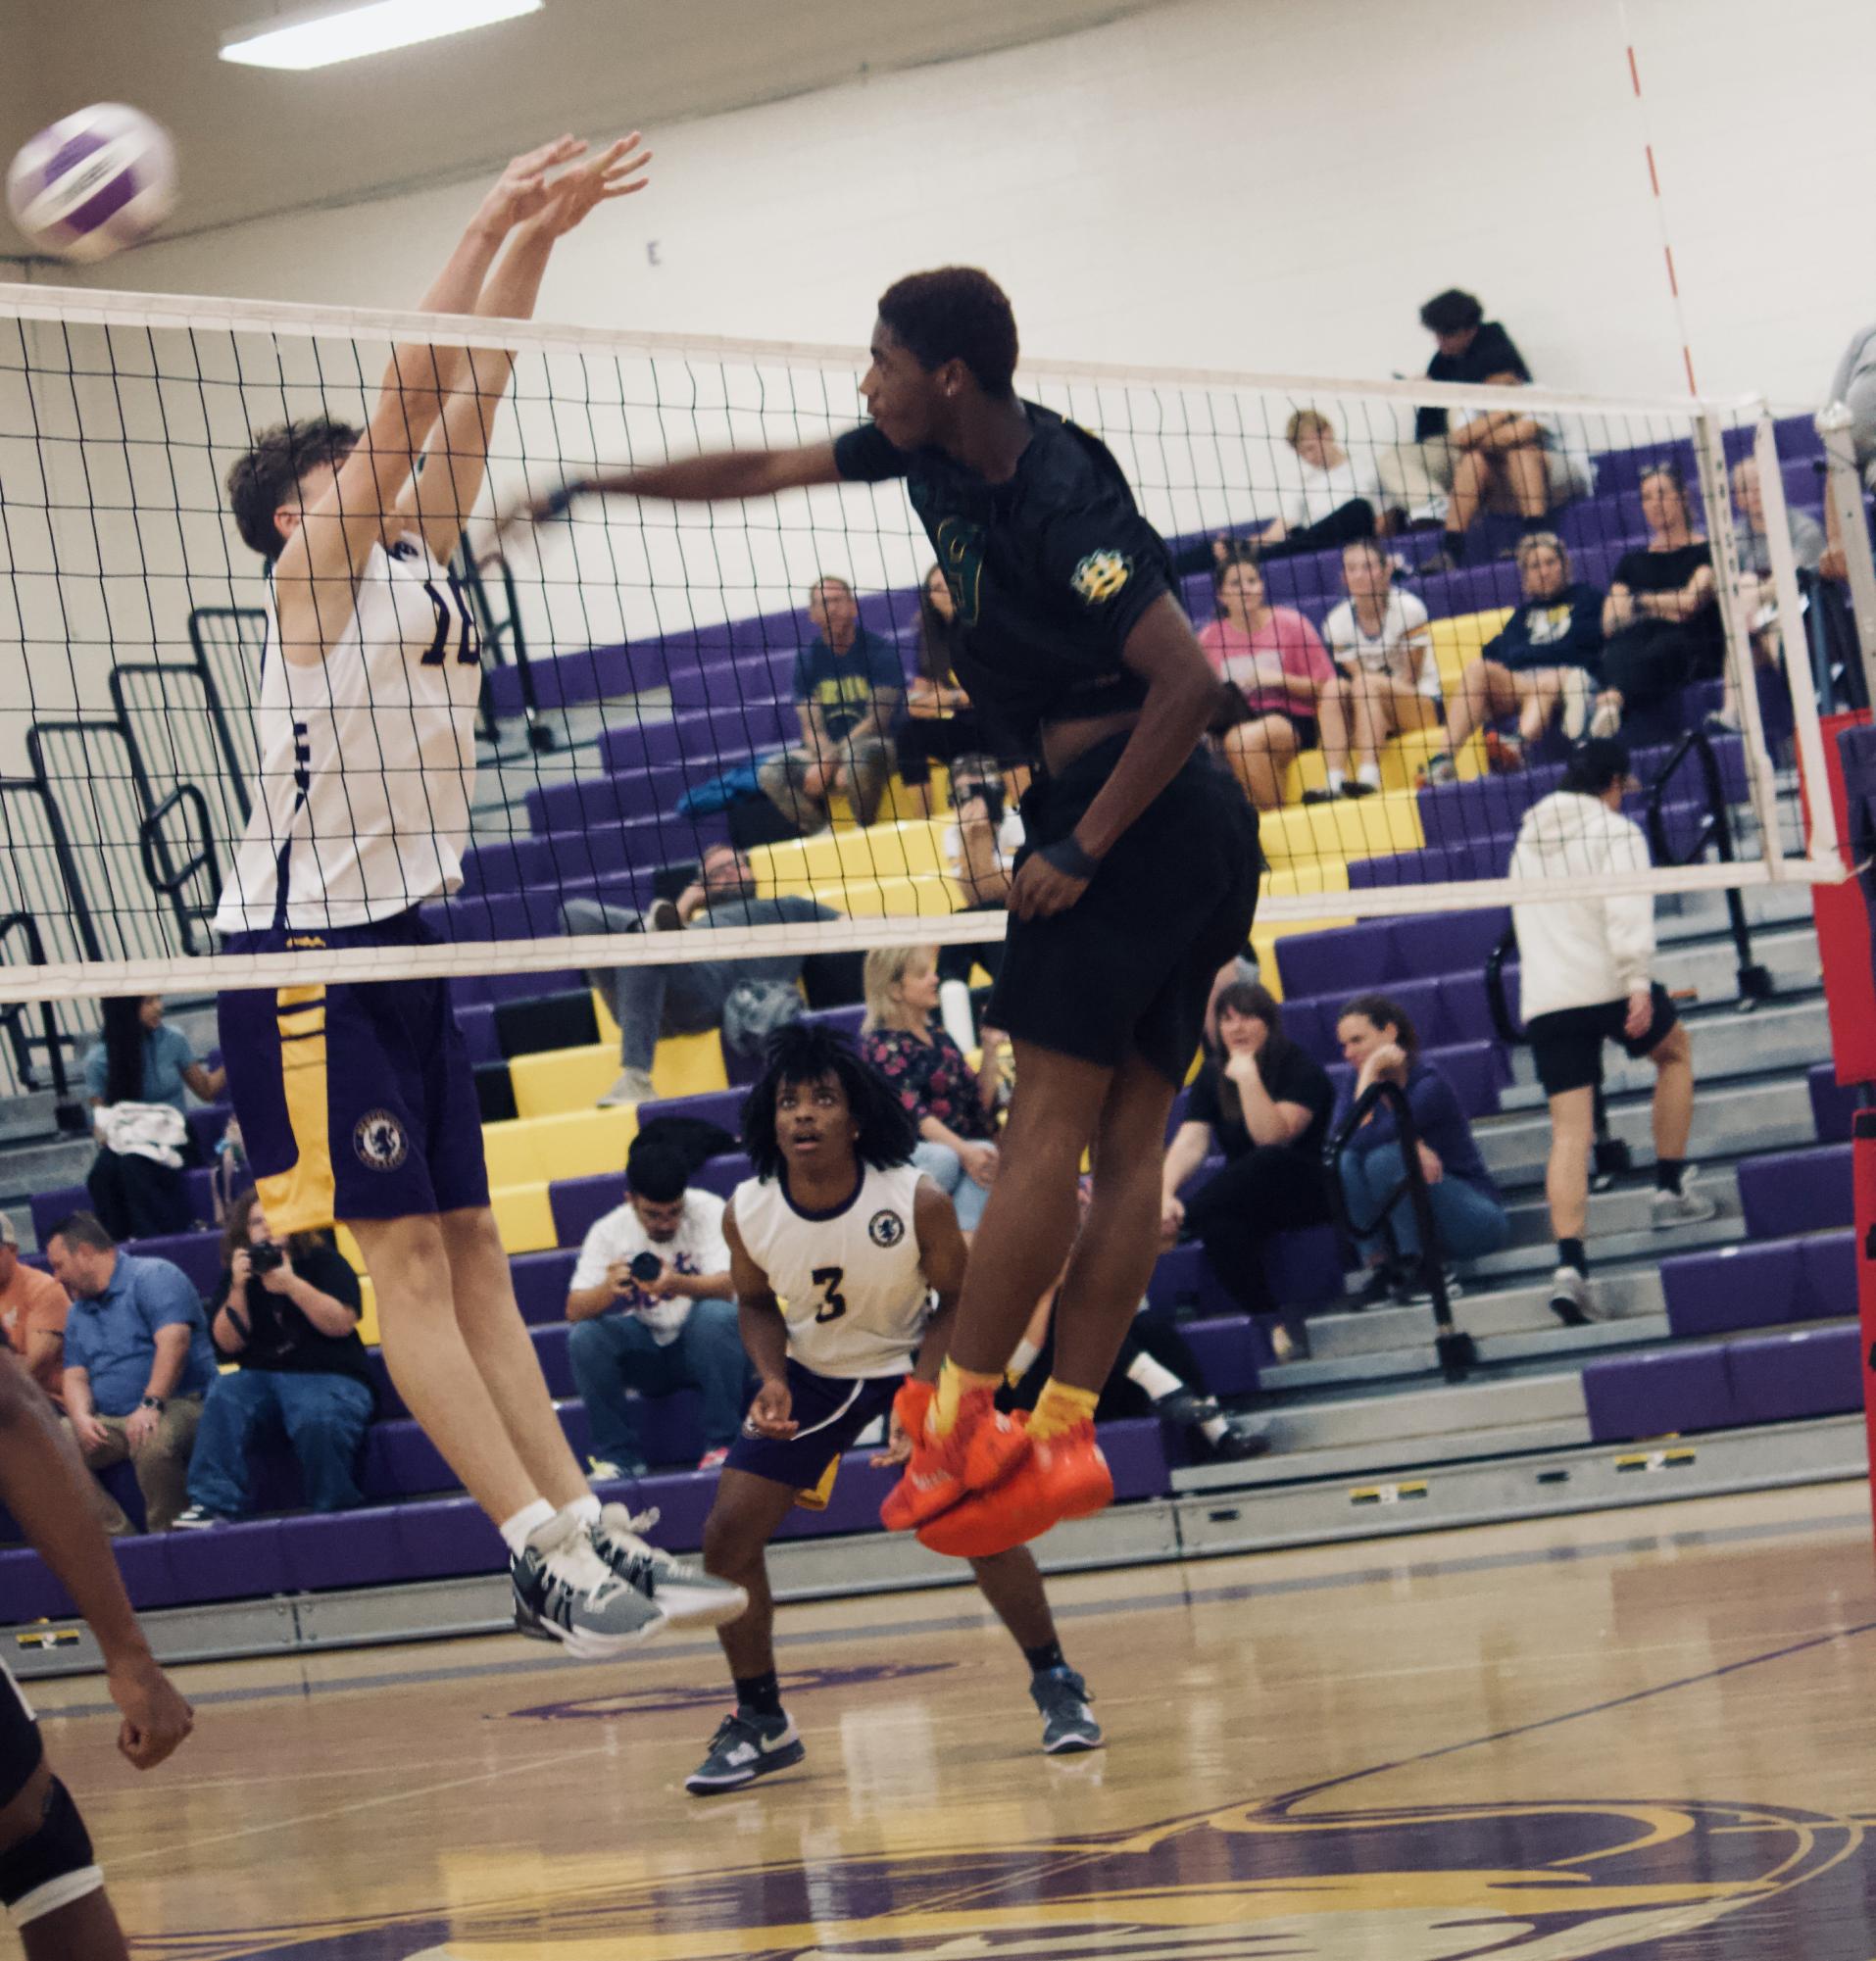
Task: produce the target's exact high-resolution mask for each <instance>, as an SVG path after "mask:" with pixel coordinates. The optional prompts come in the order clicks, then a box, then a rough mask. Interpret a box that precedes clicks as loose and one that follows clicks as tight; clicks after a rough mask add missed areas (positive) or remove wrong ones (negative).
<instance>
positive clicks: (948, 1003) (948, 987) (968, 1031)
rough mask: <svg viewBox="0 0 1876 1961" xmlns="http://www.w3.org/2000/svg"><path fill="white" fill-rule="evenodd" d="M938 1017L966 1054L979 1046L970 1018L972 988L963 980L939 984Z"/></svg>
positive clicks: (975, 1030) (974, 1026)
mask: <svg viewBox="0 0 1876 1961" xmlns="http://www.w3.org/2000/svg"><path fill="white" fill-rule="evenodd" d="M938 1019H939V1020H940V1021H942V1022H943V1023H944V1024H945V1033H946V1034H947V1035H949V1036H950V1037H951V1039H952V1040H953V1041H954V1042H955V1043H957V1045H958V1047H959V1048H960V1049H962V1050H963V1052H964V1054H966V1055H968V1054H970V1052H971V1051H972V1050H973V1049H974V1048H976V1046H977V1029H976V1025H975V1023H973V1022H972V1020H971V1018H970V989H969V988H968V987H967V986H966V985H965V983H964V982H963V981H961V980H948V981H940V982H939V984H938Z"/></svg>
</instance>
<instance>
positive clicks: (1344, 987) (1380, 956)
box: [1276, 919, 1401, 1001]
mask: <svg viewBox="0 0 1876 1961" xmlns="http://www.w3.org/2000/svg"><path fill="white" fill-rule="evenodd" d="M1276 951H1277V972H1278V974H1279V975H1281V977H1282V980H1283V993H1284V998H1285V999H1286V1000H1288V999H1290V998H1291V997H1293V996H1294V997H1296V998H1297V999H1299V1000H1300V999H1303V998H1306V997H1308V996H1311V995H1325V996H1329V997H1332V998H1333V999H1335V1000H1337V1001H1347V1000H1348V998H1349V996H1350V995H1352V994H1358V993H1360V992H1361V990H1362V989H1364V988H1374V987H1380V986H1382V985H1383V984H1384V983H1385V982H1387V981H1391V980H1395V979H1397V978H1399V977H1400V976H1401V968H1400V967H1399V966H1398V965H1397V963H1396V962H1397V956H1396V952H1395V946H1394V933H1393V928H1392V926H1391V924H1390V922H1389V921H1387V920H1386V919H1363V920H1360V921H1358V923H1357V924H1356V925H1353V926H1330V927H1326V928H1325V929H1324V930H1323V931H1321V932H1319V933H1286V934H1285V935H1284V936H1283V938H1282V939H1281V940H1279V941H1278V942H1277V950H1276Z"/></svg>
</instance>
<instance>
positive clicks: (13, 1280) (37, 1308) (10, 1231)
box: [0, 1212, 72, 1409]
mask: <svg viewBox="0 0 1876 1961" xmlns="http://www.w3.org/2000/svg"><path fill="white" fill-rule="evenodd" d="M71 1312H72V1302H71V1300H70V1299H67V1297H66V1291H65V1289H64V1288H63V1287H61V1286H60V1285H59V1283H58V1282H57V1281H56V1280H54V1279H53V1277H52V1276H51V1274H49V1273H41V1272H40V1271H39V1269H38V1268H37V1267H36V1266H28V1265H27V1264H26V1263H25V1260H23V1259H22V1258H21V1257H20V1235H19V1233H18V1232H16V1231H15V1230H14V1224H13V1221H12V1219H10V1218H9V1217H8V1216H7V1214H6V1213H5V1212H0V1328H4V1329H5V1330H6V1334H7V1341H8V1343H9V1345H10V1346H11V1347H12V1349H13V1352H14V1353H15V1354H16V1355H18V1356H19V1357H20V1359H21V1361H23V1362H24V1363H25V1368H26V1373H27V1374H28V1375H30V1376H31V1378H32V1379H33V1381H34V1382H36V1383H37V1384H38V1385H39V1387H40V1388H41V1389H42V1390H44V1391H45V1393H46V1394H47V1396H49V1397H51V1398H52V1400H53V1401H54V1402H55V1403H56V1404H57V1405H58V1406H59V1407H60V1408H61V1409H63V1408H64V1407H65V1324H66V1317H67V1315H69V1314H70V1313H71Z"/></svg>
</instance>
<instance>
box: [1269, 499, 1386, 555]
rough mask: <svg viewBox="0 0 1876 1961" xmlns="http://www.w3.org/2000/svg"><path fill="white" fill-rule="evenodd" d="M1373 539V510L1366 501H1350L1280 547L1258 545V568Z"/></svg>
mask: <svg viewBox="0 0 1876 1961" xmlns="http://www.w3.org/2000/svg"><path fill="white" fill-rule="evenodd" d="M1373 536H1374V506H1373V505H1372V504H1370V503H1369V502H1368V500H1367V499H1366V498H1365V497H1355V498H1351V499H1350V500H1349V502H1348V503H1347V504H1340V505H1338V506H1337V507H1336V508H1335V509H1334V510H1333V511H1331V512H1330V513H1329V515H1327V516H1326V517H1318V518H1317V519H1316V521H1315V522H1314V523H1313V524H1300V525H1298V526H1297V528H1296V529H1295V530H1294V531H1292V532H1290V533H1289V534H1288V535H1287V536H1286V537H1285V538H1284V540H1283V542H1282V543H1281V544H1280V545H1259V546H1258V548H1257V553H1258V562H1259V564H1264V563H1267V562H1268V561H1269V560H1271V559H1294V558H1298V557H1300V556H1301V555H1302V554H1303V553H1305V552H1320V551H1322V550H1323V549H1324V548H1325V547H1327V546H1330V545H1348V544H1353V543H1354V541H1355V540H1356V539H1357V538H1372V537H1373Z"/></svg>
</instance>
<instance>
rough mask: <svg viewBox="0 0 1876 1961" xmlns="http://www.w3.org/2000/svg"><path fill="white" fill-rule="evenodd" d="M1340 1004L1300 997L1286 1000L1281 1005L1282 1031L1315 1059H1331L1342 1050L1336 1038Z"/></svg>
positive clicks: (1324, 1060) (1328, 1060)
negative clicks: (1337, 1015)
mask: <svg viewBox="0 0 1876 1961" xmlns="http://www.w3.org/2000/svg"><path fill="white" fill-rule="evenodd" d="M1339 1005H1340V1004H1339V1003H1338V1002H1335V1001H1330V1000H1323V1001H1310V1000H1308V999H1307V998H1303V999H1298V1000H1295V1001H1286V1002H1284V1003H1283V1005H1282V1013H1283V1032H1284V1034H1286V1035H1287V1036H1288V1037H1289V1038H1290V1040H1291V1041H1292V1042H1294V1043H1295V1044H1296V1045H1297V1047H1298V1048H1299V1049H1302V1050H1304V1051H1306V1052H1307V1053H1308V1054H1311V1055H1313V1056H1314V1057H1315V1058H1316V1060H1317V1061H1318V1062H1333V1061H1334V1060H1335V1058H1336V1057H1337V1055H1339V1054H1341V1053H1342V1052H1341V1049H1340V1047H1339V1046H1338V1044H1337V1042H1336V1039H1335V1023H1336V1010H1337V1008H1338V1007H1339Z"/></svg>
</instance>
